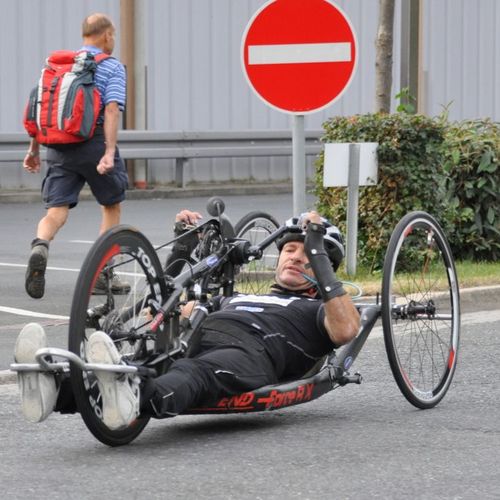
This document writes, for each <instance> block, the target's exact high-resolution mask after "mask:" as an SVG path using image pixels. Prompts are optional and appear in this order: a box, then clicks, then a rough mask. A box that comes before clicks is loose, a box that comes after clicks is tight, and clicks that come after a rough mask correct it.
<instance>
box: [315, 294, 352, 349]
mask: <svg viewBox="0 0 500 500" xmlns="http://www.w3.org/2000/svg"><path fill="white" fill-rule="evenodd" d="M324 307H325V328H326V331H327V332H328V335H329V337H330V339H331V340H332V342H333V343H334V344H335V345H342V344H347V342H349V341H350V340H352V339H353V338H354V337H355V336H356V335H357V334H358V331H359V327H360V321H359V313H358V310H357V309H356V308H355V307H354V304H353V302H352V300H351V297H350V296H349V295H347V294H346V295H342V296H340V297H336V298H334V299H330V300H328V301H327V302H325V305H324Z"/></svg>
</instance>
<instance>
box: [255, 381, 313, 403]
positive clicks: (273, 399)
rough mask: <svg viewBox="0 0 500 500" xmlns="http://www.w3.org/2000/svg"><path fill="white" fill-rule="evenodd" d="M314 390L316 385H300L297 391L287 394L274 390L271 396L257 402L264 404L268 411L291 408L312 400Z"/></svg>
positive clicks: (287, 392) (286, 392) (293, 390)
mask: <svg viewBox="0 0 500 500" xmlns="http://www.w3.org/2000/svg"><path fill="white" fill-rule="evenodd" d="M313 389H314V384H305V385H299V386H298V387H297V388H296V389H292V390H291V391H285V392H280V391H277V390H276V389H273V390H272V391H271V392H270V393H269V396H266V397H264V398H259V399H258V400H257V402H258V403H260V404H264V405H265V408H266V409H270V408H281V407H283V406H290V405H293V404H295V403H301V402H303V401H309V400H311V399H312V396H313Z"/></svg>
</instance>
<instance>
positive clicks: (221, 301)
mask: <svg viewBox="0 0 500 500" xmlns="http://www.w3.org/2000/svg"><path fill="white" fill-rule="evenodd" d="M200 218H201V215H200V214H198V213H196V212H192V211H189V210H183V211H181V212H180V213H179V214H177V217H176V222H178V223H186V224H193V223H196V222H197V221H198V220H199V219H200ZM297 223H298V225H299V226H300V227H302V232H288V233H284V235H283V236H282V237H281V238H280V239H279V240H278V241H277V246H278V249H279V251H280V254H279V260H278V264H277V268H276V272H275V284H274V285H273V286H272V287H271V290H270V292H269V293H268V294H265V295H244V294H236V295H234V296H233V297H216V298H215V299H214V300H213V301H212V302H213V308H214V311H213V312H211V313H210V314H209V315H208V316H207V318H206V319H205V320H204V322H203V326H202V331H203V334H202V337H201V341H200V343H199V346H198V348H197V351H196V352H195V353H193V354H192V356H191V357H189V358H182V359H178V360H176V361H174V362H173V363H172V365H171V366H170V368H169V369H168V371H167V373H165V374H163V375H160V376H158V377H152V376H151V370H149V369H146V368H144V367H139V370H138V372H137V373H135V374H133V375H129V374H125V373H122V374H120V373H116V372H110V371H98V370H94V373H95V376H96V378H97V382H98V385H99V389H100V392H101V394H102V398H103V422H104V424H105V425H106V426H107V427H108V428H109V429H112V430H117V429H122V428H125V427H127V426H128V425H130V423H131V422H132V421H133V420H134V419H136V418H138V417H140V416H152V417H155V418H165V417H170V416H174V415H178V414H180V413H182V412H184V411H186V410H189V409H190V408H196V407H197V406H199V405H206V404H211V403H213V402H215V401H217V400H218V399H220V398H221V397H225V396H231V395H235V394H239V393H242V392H246V391H250V390H253V389H256V388H258V387H262V386H265V385H269V384H275V383H277V382H279V381H283V380H289V379H293V378H300V377H301V376H303V375H304V374H305V373H306V372H307V371H308V370H309V369H311V368H312V367H313V366H314V365H315V364H316V363H317V362H318V360H320V359H321V358H322V357H323V356H325V355H326V354H328V353H330V352H331V351H332V349H334V348H335V347H337V346H340V345H342V344H345V343H347V342H349V341H350V340H351V339H353V338H354V337H355V336H356V334H357V333H358V330H359V325H360V321H359V313H358V311H357V310H356V308H355V307H354V305H353V303H352V301H351V299H350V297H349V295H347V294H346V292H345V291H344V289H343V287H342V283H341V282H340V281H339V280H338V279H337V277H336V275H335V271H336V270H337V268H338V266H339V265H340V262H341V261H342V258H343V255H344V249H343V246H342V239H341V237H340V233H339V231H338V229H337V228H336V227H335V226H332V225H331V224H330V223H329V222H328V221H327V220H326V219H324V218H322V217H320V215H319V214H318V213H317V212H314V211H313V212H309V213H307V214H303V215H302V216H301V218H300V219H295V220H294V224H297ZM189 306H190V304H188V305H187V306H186V315H188V312H189V309H190V307H189ZM43 347H46V337H45V333H44V331H43V329H42V327H41V326H39V325H37V324H34V323H31V324H29V325H26V327H25V328H23V330H22V331H21V333H20V334H19V337H18V340H17V343H16V348H15V360H16V362H17V363H35V353H36V352H37V350H38V349H40V348H43ZM86 357H87V361H88V362H89V363H95V364H119V363H120V362H121V356H120V354H119V352H118V350H117V349H116V347H115V345H114V342H113V340H112V339H111V338H110V337H109V336H108V335H107V334H106V333H104V332H101V331H96V332H94V333H93V334H92V335H91V336H90V338H89V340H88V342H87V345H86ZM18 380H19V386H20V392H21V400H22V408H23V413H24V415H25V417H26V418H27V419H28V420H30V421H33V422H40V421H42V420H44V419H45V418H47V416H48V415H49V414H50V413H51V412H52V411H54V410H55V411H60V412H62V413H65V412H71V411H75V410H74V405H73V406H72V405H69V406H68V403H67V402H68V399H71V398H68V392H69V391H71V386H70V384H68V383H66V384H65V383H61V376H60V374H59V375H54V374H52V373H48V372H42V371H33V372H31V371H20V372H18Z"/></svg>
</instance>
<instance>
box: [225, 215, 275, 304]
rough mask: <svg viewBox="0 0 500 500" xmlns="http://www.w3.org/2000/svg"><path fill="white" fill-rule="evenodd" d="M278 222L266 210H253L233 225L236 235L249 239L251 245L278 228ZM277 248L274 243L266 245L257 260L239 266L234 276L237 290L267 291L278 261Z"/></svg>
mask: <svg viewBox="0 0 500 500" xmlns="http://www.w3.org/2000/svg"><path fill="white" fill-rule="evenodd" d="M279 226H280V225H279V222H278V221H277V220H276V219H275V218H274V217H273V216H272V215H270V214H268V213H267V212H262V211H260V210H255V211H253V212H249V213H248V214H246V215H244V216H243V217H242V218H241V219H240V220H239V221H238V222H237V223H236V225H235V226H234V229H235V233H236V237H237V238H242V239H246V240H248V241H250V244H251V245H256V244H257V243H260V242H261V241H262V240H263V239H264V238H266V237H267V236H269V235H270V234H272V233H273V232H274V231H276V230H277V229H278V228H279ZM278 256H279V252H278V248H277V246H276V244H275V243H273V244H272V245H270V246H268V247H267V248H266V249H265V250H264V253H263V255H262V257H261V258H260V259H259V260H254V261H251V262H248V263H247V264H244V265H242V266H241V268H240V270H239V273H238V275H237V276H236V288H237V290H238V291H239V292H242V293H249V294H262V293H266V292H268V291H269V287H270V286H271V285H272V283H274V273H275V270H276V264H277V262H278Z"/></svg>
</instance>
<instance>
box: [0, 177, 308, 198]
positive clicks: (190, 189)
mask: <svg viewBox="0 0 500 500" xmlns="http://www.w3.org/2000/svg"><path fill="white" fill-rule="evenodd" d="M311 187H312V186H311ZM291 192H292V184H291V183H288V182H282V183H276V182H267V183H255V184H253V183H248V184H236V183H235V184H232V183H224V184H200V185H194V186H187V187H184V188H177V187H172V186H166V187H154V188H151V189H130V190H128V191H127V194H126V199H127V200H155V199H167V198H173V199H175V198H194V197H205V196H206V197H207V198H208V197H210V196H248V195H260V194H264V195H266V194H268V195H274V194H286V193H291ZM93 199H94V197H93V195H92V193H91V192H90V190H88V189H87V188H85V189H83V190H82V192H81V193H80V200H81V201H88V200H93ZM0 203H42V196H41V193H40V191H38V190H23V189H20V190H12V191H11V190H0Z"/></svg>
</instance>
